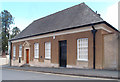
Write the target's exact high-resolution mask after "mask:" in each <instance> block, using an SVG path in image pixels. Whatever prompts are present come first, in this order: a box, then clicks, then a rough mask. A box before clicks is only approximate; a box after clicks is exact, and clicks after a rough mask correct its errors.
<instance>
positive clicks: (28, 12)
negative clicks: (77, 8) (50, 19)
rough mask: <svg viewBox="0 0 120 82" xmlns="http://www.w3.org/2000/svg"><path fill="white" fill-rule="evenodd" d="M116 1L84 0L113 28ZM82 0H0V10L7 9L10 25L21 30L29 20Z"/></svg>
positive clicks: (115, 24) (116, 21)
mask: <svg viewBox="0 0 120 82" xmlns="http://www.w3.org/2000/svg"><path fill="white" fill-rule="evenodd" d="M118 1H119V0H84V2H85V4H87V5H88V6H89V7H90V8H91V9H92V10H93V11H97V12H98V13H99V14H101V17H102V18H103V19H104V20H105V21H107V22H108V23H110V24H111V25H112V26H114V27H115V28H118ZM82 2H83V0H76V1H75V0H69V1H68V0H57V1H56V0H46V1H44V0H9V2H8V1H7V0H3V1H0V5H1V6H0V12H1V11H2V10H8V11H9V12H10V13H11V14H12V15H13V17H14V23H15V24H13V25H11V27H15V26H17V27H19V28H20V30H23V29H24V28H25V27H27V26H28V25H29V24H30V23H31V22H33V21H34V20H36V19H39V18H42V17H44V16H47V15H50V14H52V13H55V12H57V11H60V10H63V9H66V8H69V7H71V6H74V5H77V4H80V3H82Z"/></svg>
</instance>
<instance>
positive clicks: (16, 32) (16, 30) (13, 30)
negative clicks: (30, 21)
mask: <svg viewBox="0 0 120 82" xmlns="http://www.w3.org/2000/svg"><path fill="white" fill-rule="evenodd" d="M19 33H20V29H19V28H18V27H14V28H13V29H12V35H11V38H13V37H15V36H16V35H17V34H19Z"/></svg>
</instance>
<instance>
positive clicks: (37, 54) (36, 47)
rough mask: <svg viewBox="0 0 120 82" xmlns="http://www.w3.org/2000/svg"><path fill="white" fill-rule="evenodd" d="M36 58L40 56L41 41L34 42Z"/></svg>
mask: <svg viewBox="0 0 120 82" xmlns="http://www.w3.org/2000/svg"><path fill="white" fill-rule="evenodd" d="M34 58H39V43H35V44H34Z"/></svg>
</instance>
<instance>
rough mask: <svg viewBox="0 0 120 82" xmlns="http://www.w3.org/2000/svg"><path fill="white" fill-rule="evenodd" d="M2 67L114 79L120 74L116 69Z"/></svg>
mask: <svg viewBox="0 0 120 82" xmlns="http://www.w3.org/2000/svg"><path fill="white" fill-rule="evenodd" d="M2 69H15V70H24V71H35V72H45V73H56V74H66V75H76V76H88V77H101V78H112V79H119V77H118V76H119V73H120V71H116V70H97V69H76V68H50V67H17V66H3V67H2Z"/></svg>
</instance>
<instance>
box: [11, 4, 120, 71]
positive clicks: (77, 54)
mask: <svg viewBox="0 0 120 82" xmlns="http://www.w3.org/2000/svg"><path fill="white" fill-rule="evenodd" d="M118 40H119V31H118V30H117V29H115V28H114V27H113V26H111V25H110V24H109V23H107V22H106V21H104V20H103V19H102V18H101V17H100V14H97V13H96V12H94V11H93V10H92V9H90V8H89V7H88V6H87V5H86V4H85V3H81V4H79V5H76V6H73V7H70V8H67V9H65V10H62V11H59V12H56V13H54V14H51V15H48V16H46V17H43V18H40V19H38V20H35V21H33V22H32V23H31V24H30V25H29V26H28V27H26V28H25V29H24V30H23V31H22V32H21V33H20V34H18V35H17V36H15V37H14V38H12V39H11V40H10V41H11V55H10V59H11V65H12V66H22V65H24V64H29V65H30V66H37V67H57V68H58V67H66V68H83V69H116V70H117V69H118V67H119V66H118Z"/></svg>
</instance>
